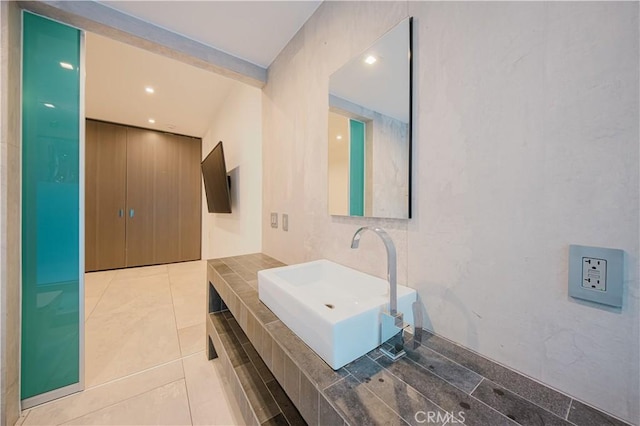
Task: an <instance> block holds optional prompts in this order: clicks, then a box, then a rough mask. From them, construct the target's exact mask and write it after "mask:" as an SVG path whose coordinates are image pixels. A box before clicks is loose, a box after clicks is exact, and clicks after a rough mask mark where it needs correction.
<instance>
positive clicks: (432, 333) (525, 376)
mask: <svg viewBox="0 0 640 426" xmlns="http://www.w3.org/2000/svg"><path fill="white" fill-rule="evenodd" d="M425 331H427V332H428V333H429V334H431V335H433V336H435V337H437V338H439V339H442V340H444V341H445V343H447V344H450V345H453V346H454V347H456V348H459V350H461V351H462V352H468V353H470V354H472V355H474V356H476V357H479V358H481V359H482V360H484V361H486V362H489V363H491V364H494V365H496V366H498V367H500V368H503V369H505V370H507V372H508V373H511V374H515V375H517V376H520V377H521V378H524V379H525V380H528V381H530V382H532V383H535V384H536V385H537V386H541V387H543V388H545V389H546V390H548V391H551V392H553V393H555V394H557V395H561V396H564V397H566V398H568V399H569V400H572V399H574V398H573V397H572V396H571V395H568V394H566V393H564V392H562V391H560V390H558V389H555V388H553V387H551V386H549V385H548V384H546V383H543V382H541V381H539V380H537V379H535V378H533V377H531V376H529V375H527V374H525V373H523V372H521V371H518V370H515V369H513V368H511V367H509V366H507V365H505V364H502V363H500V362H498V361H495V360H493V359H490V358H487V357H486V356H484V355H482V354H480V353H479V352H476V351H474V350H472V349H469V348H466V347H465V346H462V345H460V344H458V343H456V342H454V341H453V340H449V339H447V338H446V337H442V336H440V335H438V334H436V333H434V332H431V331H429V330H425ZM427 340H428V339H427ZM421 345H422V346H424V347H426V348H427V349H430V350H432V351H433V352H436V353H437V354H439V355H441V356H443V357H444V358H447V359H449V360H451V361H452V362H454V363H456V364H459V365H461V366H462V367H464V368H466V369H467V370H470V371H472V372H474V373H476V374H478V375H480V376H482V377H484V378H486V379H488V380H491V381H492V382H495V383H497V384H498V385H500V386H502V387H504V388H505V389H508V390H509V391H511V392H512V393H515V394H516V395H518V396H520V397H522V398H524V399H526V400H527V401H529V399H528V398H526V397H524V396H523V395H521V394H520V393H519V392H516V391H515V390H514V389H512V388H509V387H507V385H503V384H502V383H501V382H499V381H498V380H496V378H495V377H489V376H487V375H486V374H483V373H480V372H479V371H475V370H474V369H471V368H469V367H467V366H465V365H463V364H461V363H460V362H458V361H456V360H454V359H453V358H450V357H449V356H447V355H445V354H443V353H441V352H440V351H439V350H437V349H435V348H432V347H430V346H427V345H425V344H422V343H421ZM569 405H570V404H569ZM547 411H548V410H547ZM599 411H600V410H599ZM554 416H556V417H560V416H559V415H557V414H554Z"/></svg>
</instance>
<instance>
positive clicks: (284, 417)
mask: <svg viewBox="0 0 640 426" xmlns="http://www.w3.org/2000/svg"><path fill="white" fill-rule="evenodd" d="M207 335H208V339H209V342H208V352H207V353H208V357H209V359H213V358H220V359H221V360H222V362H223V364H224V368H223V369H222V370H223V371H224V374H225V375H226V378H227V381H228V382H229V384H230V385H231V388H232V390H233V394H234V396H235V398H236V401H237V402H238V405H239V406H240V411H241V412H242V416H243V418H244V421H245V423H246V424H248V425H303V424H305V422H304V420H302V417H301V416H300V413H299V412H298V410H297V409H296V407H295V406H294V405H293V403H292V402H291V400H290V399H289V398H288V397H287V395H286V394H285V392H284V390H283V389H282V387H281V386H280V385H279V384H278V382H277V381H276V380H275V378H274V377H273V375H272V374H271V372H270V371H269V369H268V368H267V366H266V365H265V364H264V362H263V361H262V359H261V358H260V356H259V355H258V353H257V352H256V350H255V349H254V348H253V346H252V345H251V343H250V342H249V339H247V336H246V334H244V332H243V331H242V330H241V329H240V326H239V325H238V323H237V322H236V320H235V319H234V318H233V316H232V315H231V313H230V312H229V311H223V312H218V313H211V314H209V318H208V322H207Z"/></svg>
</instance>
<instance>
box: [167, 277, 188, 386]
mask: <svg viewBox="0 0 640 426" xmlns="http://www.w3.org/2000/svg"><path fill="white" fill-rule="evenodd" d="M167 269H169V268H167ZM167 281H169V295H170V296H171V312H173V325H174V326H175V333H176V340H177V342H178V350H179V351H180V357H182V355H183V354H182V345H181V344H180V333H178V318H177V316H176V301H175V299H174V297H173V290H172V288H171V287H172V286H171V277H170V276H169V274H168V272H167ZM183 373H184V372H183Z"/></svg>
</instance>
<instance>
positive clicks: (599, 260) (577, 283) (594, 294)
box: [568, 244, 625, 308]
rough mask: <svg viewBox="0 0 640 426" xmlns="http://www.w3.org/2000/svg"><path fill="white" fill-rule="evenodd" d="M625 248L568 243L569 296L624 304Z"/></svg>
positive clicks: (604, 302)
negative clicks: (623, 249)
mask: <svg viewBox="0 0 640 426" xmlns="http://www.w3.org/2000/svg"><path fill="white" fill-rule="evenodd" d="M624 258H625V254H624V251H622V250H620V249H611V248H604V247H589V246H579V245H575V244H571V245H570V246H569V277H568V278H569V296H571V297H573V298H576V299H582V300H588V301H590V302H595V303H602V304H603V305H609V306H615V307H616V308H620V307H622V301H623V300H622V299H623V296H624V291H623V288H624Z"/></svg>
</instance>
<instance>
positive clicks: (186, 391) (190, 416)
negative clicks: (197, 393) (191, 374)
mask: <svg viewBox="0 0 640 426" xmlns="http://www.w3.org/2000/svg"><path fill="white" fill-rule="evenodd" d="M180 367H181V368H182V378H183V379H184V391H185V394H186V395H187V407H188V408H189V421H190V422H191V424H193V414H192V413H191V398H189V386H187V372H186V371H185V369H184V360H183V359H182V358H181V359H180Z"/></svg>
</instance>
